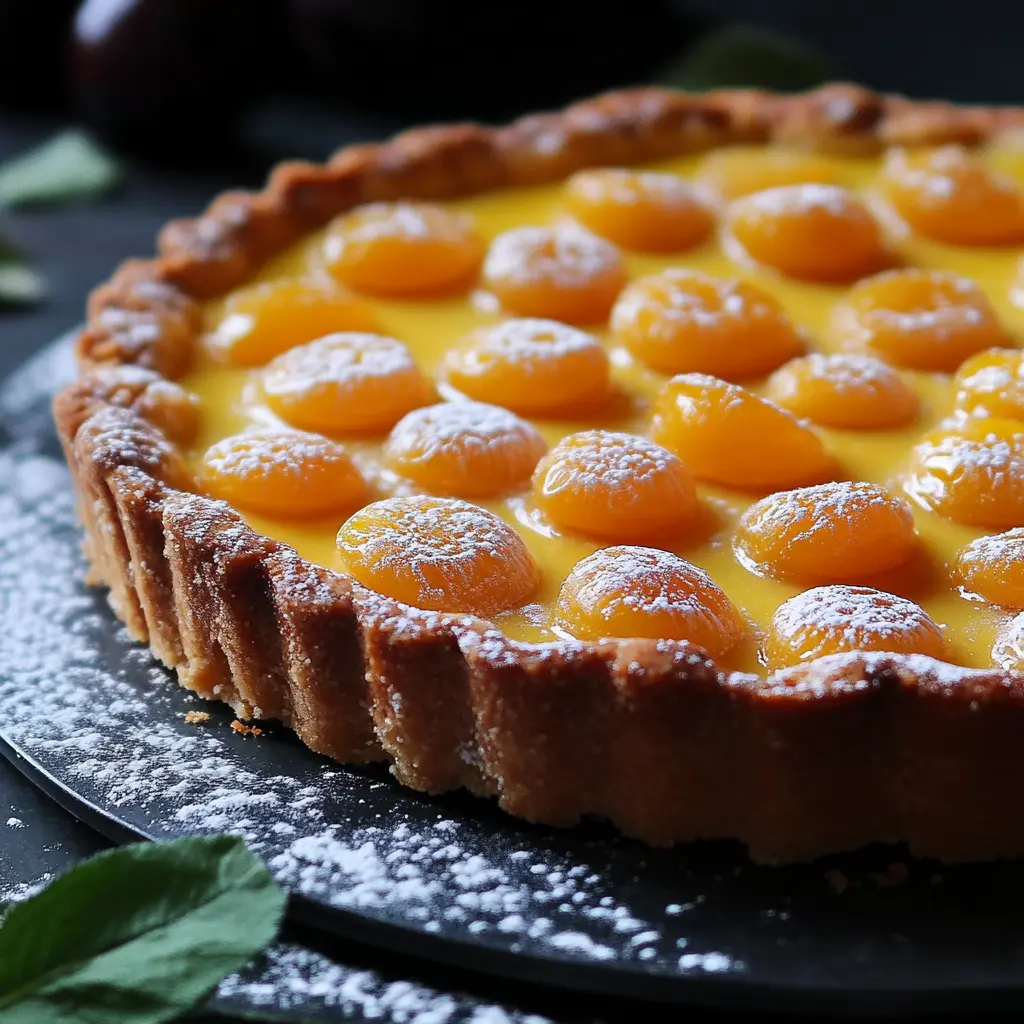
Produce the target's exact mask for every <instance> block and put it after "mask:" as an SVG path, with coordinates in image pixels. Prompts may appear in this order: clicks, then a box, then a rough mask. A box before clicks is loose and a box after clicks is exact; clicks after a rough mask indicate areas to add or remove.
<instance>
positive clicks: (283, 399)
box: [260, 333, 432, 434]
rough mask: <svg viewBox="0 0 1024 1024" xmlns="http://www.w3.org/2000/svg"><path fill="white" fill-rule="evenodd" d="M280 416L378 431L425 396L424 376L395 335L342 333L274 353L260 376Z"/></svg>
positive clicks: (313, 425)
mask: <svg viewBox="0 0 1024 1024" xmlns="http://www.w3.org/2000/svg"><path fill="white" fill-rule="evenodd" d="M260 383H261V386H262V390H263V397H264V399H265V401H266V403H267V405H268V406H270V408H271V409H272V410H273V411H274V412H275V413H277V415H278V416H280V417H281V418H282V419H283V420H286V421H287V422H288V423H291V424H292V425H293V426H296V427H301V428H302V429H303V430H315V431H319V432H321V433H325V434H361V433H379V432H381V431H385V430H387V429H388V428H389V427H391V426H392V425H393V424H394V423H395V421H396V420H398V419H399V418H400V417H401V416H404V415H405V414H406V413H407V412H408V411H409V410H410V409H415V408H416V407H417V406H420V405H425V404H426V403H427V402H429V401H430V400H431V396H432V390H431V387H430V384H429V383H428V381H427V379H426V377H424V375H423V373H422V372H421V371H420V369H419V367H418V366H417V365H416V363H415V362H413V358H412V354H411V353H410V352H409V350H408V349H407V348H406V347H405V345H403V344H402V343H401V342H400V341H396V340H395V339H394V338H389V337H386V336H385V335H382V334H357V333H342V334H330V335H328V336H327V337H326V338H320V339H318V340H317V341H313V342H310V343H309V344H308V345H300V346H299V347H298V348H293V349H291V350H290V351H288V352H285V353H283V354H282V355H280V356H278V357H277V358H276V359H274V360H273V361H272V362H271V363H270V364H269V365H268V366H267V367H266V368H265V369H264V370H263V373H262V375H261V378H260Z"/></svg>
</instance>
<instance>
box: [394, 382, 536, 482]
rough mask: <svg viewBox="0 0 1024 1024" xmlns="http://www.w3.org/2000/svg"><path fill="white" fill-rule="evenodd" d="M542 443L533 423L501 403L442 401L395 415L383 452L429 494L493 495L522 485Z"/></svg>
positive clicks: (529, 473) (527, 478) (406, 475)
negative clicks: (398, 415) (396, 418)
mask: <svg viewBox="0 0 1024 1024" xmlns="http://www.w3.org/2000/svg"><path fill="white" fill-rule="evenodd" d="M547 447H548V446H547V444H546V443H545V441H544V438H543V437H542V436H541V434H540V431H538V430H537V428H536V427H534V426H533V424H531V423H528V422H527V421H526V420H523V419H520V418H519V417H518V416H516V415H515V413H512V412H509V411H508V410H507V409H503V408H501V407H500V406H497V405H485V404H484V403H482V402H441V403H440V404H438V405H431V406H427V407H425V408H422V409H416V410H414V411H413V412H410V413H408V414H407V415H406V416H404V417H403V418H402V419H401V420H399V421H398V423H396V424H395V428H394V430H392V431H391V435H390V436H389V437H388V440H387V444H385V446H384V453H383V454H384V461H385V463H386V464H387V466H388V467H389V468H390V469H392V470H394V471H395V472H396V473H398V474H399V475H400V476H402V477H404V478H406V479H407V480H409V481H411V482H412V483H413V484H416V485H418V486H420V487H422V488H424V489H425V490H427V491H429V492H430V493H432V494H441V495H454V496H456V497H459V498H494V497H499V496H500V495H503V494H508V493H509V492H511V491H515V490H518V489H520V488H522V487H523V486H525V484H526V482H527V481H528V480H529V478H530V475H531V474H532V473H533V470H534V468H535V467H536V465H537V462H538V460H539V459H540V457H541V456H542V455H543V454H544V453H545V452H546V451H547Z"/></svg>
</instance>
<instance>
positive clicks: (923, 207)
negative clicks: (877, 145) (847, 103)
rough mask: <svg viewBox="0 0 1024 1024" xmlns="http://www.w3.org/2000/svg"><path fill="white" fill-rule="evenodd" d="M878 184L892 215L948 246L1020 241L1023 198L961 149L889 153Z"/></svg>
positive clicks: (1023, 232)
mask: <svg viewBox="0 0 1024 1024" xmlns="http://www.w3.org/2000/svg"><path fill="white" fill-rule="evenodd" d="M882 185H883V189H884V191H885V194H886V196H887V197H888V199H889V201H890V202H891V203H892V205H893V206H894V207H895V209H896V212H897V213H899V215H900V216H901V217H902V218H903V219H904V220H905V221H906V222H907V224H909V225H910V227H911V228H913V229H914V231H916V232H917V233H918V234H920V235H924V236H925V237H926V238H933V239H936V240H937V241H939V242H948V243H950V244H952V245H1007V244H1012V243H1016V242H1022V241H1024V196H1022V195H1021V192H1020V189H1018V188H1017V186H1016V185H1015V184H1014V182H1013V181H1012V180H1010V179H1009V178H1006V177H1003V176H1002V175H1000V174H997V173H995V172H993V171H990V170H988V168H986V167H985V166H984V164H983V163H982V162H981V161H980V160H979V159H978V158H977V157H975V156H972V155H971V154H970V153H968V152H967V151H966V150H965V149H963V147H961V146H943V147H942V148H941V149H937V150H932V151H930V152H929V151H923V152H920V151H919V152H908V151H907V150H905V149H894V150H890V152H889V154H888V156H887V157H886V160H885V164H884V167H883V170H882Z"/></svg>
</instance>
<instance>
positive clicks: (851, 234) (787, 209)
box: [726, 185, 892, 284]
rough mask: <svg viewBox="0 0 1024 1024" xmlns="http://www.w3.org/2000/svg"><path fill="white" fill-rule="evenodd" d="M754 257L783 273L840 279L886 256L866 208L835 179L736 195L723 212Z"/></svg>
mask: <svg viewBox="0 0 1024 1024" xmlns="http://www.w3.org/2000/svg"><path fill="white" fill-rule="evenodd" d="M726 220H727V225H728V228H729V231H730V233H731V235H732V237H733V239H734V240H735V241H736V242H738V243H739V245H740V246H741V247H742V248H743V250H745V252H746V253H747V255H748V256H749V257H750V258H751V259H752V260H754V261H755V262H756V263H761V264H763V265H764V266H767V267H773V268H774V269H775V270H778V271H779V272H780V273H782V274H785V275H786V276H787V277H793V278H796V279H797V280H799V281H817V282H821V283H823V284H846V283H848V282H850V281H856V280H857V279H858V278H861V277H864V276H866V275H867V274H873V273H875V272H876V271H878V270H881V269H882V268H883V267H885V266H887V265H889V264H890V263H891V262H892V259H891V257H890V255H889V254H888V253H887V252H886V247H885V240H884V239H883V237H882V232H881V229H880V228H879V226H878V224H877V223H876V221H875V219H874V217H872V216H871V214H870V212H869V211H868V208H867V207H866V206H865V205H864V204H863V203H862V202H861V201H860V199H858V198H857V196H856V195H854V193H853V192H850V191H849V190H848V189H845V188H840V187H838V186H836V185H788V186H784V187H782V188H770V189H767V190H766V191H764V192H754V193H753V194H752V195H749V196H745V197H744V198H742V199H737V200H736V201H735V202H734V203H732V204H731V206H730V207H729V210H728V212H727V216H726Z"/></svg>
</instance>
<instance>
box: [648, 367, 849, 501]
mask: <svg viewBox="0 0 1024 1024" xmlns="http://www.w3.org/2000/svg"><path fill="white" fill-rule="evenodd" d="M651 436H652V437H653V438H654V440H655V441H657V442H658V443H659V444H661V445H664V447H666V448H667V449H668V450H669V451H670V452H674V453H675V454H676V455H678V456H679V457H680V458H681V459H682V460H683V462H684V463H685V464H686V465H687V466H688V467H689V468H690V469H691V470H692V471H693V474H694V475H695V476H696V477H697V478H698V479H699V480H706V481H709V482H711V483H717V484H723V485H725V486H727V487H736V488H741V489H743V490H754V491H757V490H765V489H773V488H778V487H786V486H787V485H792V484H798V483H807V482H809V481H812V480H822V479H825V478H827V477H828V476H829V475H830V474H831V473H832V472H833V470H834V463H833V460H832V457H831V456H830V455H829V453H828V452H827V451H826V449H825V446H824V445H823V444H822V442H821V439H820V438H819V437H818V435H817V434H815V433H814V431H813V430H811V429H810V427H808V426H806V425H805V424H803V423H801V422H800V421H799V420H797V419H796V418H795V417H794V416H792V415H791V414H790V413H788V412H786V411H785V410H784V409H780V408H779V407H778V406H777V405H774V404H773V403H772V402H769V401H767V400H766V399H764V398H761V397H759V396H758V395H755V394H754V393H753V392H751V391H746V390H744V389H743V388H741V387H739V386H738V385H736V384H730V383H728V382H727V381H724V380H719V379H718V378H716V377H711V376H707V375H705V374H699V373H686V374H680V375H679V376H677V377H673V378H672V379H671V380H670V381H668V383H666V384H665V386H664V387H663V388H662V390H661V393H660V394H659V395H658V398H657V400H656V402H655V405H654V417H653V419H652V421H651Z"/></svg>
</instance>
